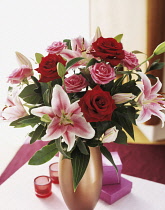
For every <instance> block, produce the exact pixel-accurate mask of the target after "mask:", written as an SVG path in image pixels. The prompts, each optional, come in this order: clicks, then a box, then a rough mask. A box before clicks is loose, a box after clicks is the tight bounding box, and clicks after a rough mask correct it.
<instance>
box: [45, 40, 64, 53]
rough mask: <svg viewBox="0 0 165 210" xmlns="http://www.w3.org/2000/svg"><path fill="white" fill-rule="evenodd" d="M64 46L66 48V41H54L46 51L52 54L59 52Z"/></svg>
mask: <svg viewBox="0 0 165 210" xmlns="http://www.w3.org/2000/svg"><path fill="white" fill-rule="evenodd" d="M64 48H66V43H64V42H53V43H52V44H51V45H50V46H48V47H47V49H46V51H47V52H48V53H50V54H59V53H60V52H61V51H62V50H63V49H64Z"/></svg>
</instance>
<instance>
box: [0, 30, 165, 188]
mask: <svg viewBox="0 0 165 210" xmlns="http://www.w3.org/2000/svg"><path fill="white" fill-rule="evenodd" d="M122 36H123V35H122V34H120V35H118V36H116V37H114V38H104V37H103V36H102V35H101V31H100V29H99V28H97V30H96V34H95V36H94V37H93V39H92V40H91V41H90V42H89V43H88V42H87V41H86V40H85V39H84V38H82V37H78V38H75V39H72V40H69V39H66V40H63V41H58V42H53V43H52V44H51V45H50V46H48V47H47V49H46V51H47V53H48V54H47V55H46V56H44V55H42V54H40V53H36V54H35V58H36V63H35V65H37V68H35V69H34V70H33V67H32V64H31V62H30V60H29V59H28V58H26V57H25V56H24V55H22V54H21V53H18V52H16V56H17V59H18V62H19V64H20V67H19V68H17V69H15V70H14V71H13V72H12V73H11V74H10V75H9V77H8V82H9V83H10V84H11V86H10V88H9V95H8V97H7V101H6V106H5V108H4V109H3V110H2V111H1V119H3V120H5V121H9V122H11V124H10V125H11V126H14V127H15V128H19V127H25V126H31V127H32V132H30V133H29V134H28V135H29V136H30V137H31V140H30V143H34V142H35V141H36V140H42V141H48V144H47V145H46V146H44V147H43V148H42V149H41V150H39V151H37V152H36V154H35V155H34V156H33V157H32V158H31V160H30V161H29V164H31V165H39V164H43V163H45V162H46V161H48V160H50V159H51V158H53V157H54V155H56V154H57V153H58V152H61V153H62V154H63V156H64V158H69V159H71V162H72V167H73V175H74V179H73V182H74V189H76V187H77V185H78V183H79V181H80V180H81V178H82V176H83V174H84V172H85V170H86V167H87V165H88V161H89V157H90V152H89V147H96V146H99V147H100V150H101V153H102V154H103V155H104V156H105V157H107V158H108V159H109V160H110V161H111V162H112V164H113V165H114V166H115V164H114V161H113V159H112V156H111V154H110V152H109V151H108V149H107V148H106V146H105V145H104V143H110V142H116V143H119V144H120V143H121V144H125V143H127V135H126V133H127V134H129V135H130V136H131V138H132V139H134V131H133V124H134V125H136V122H142V123H143V122H145V121H147V120H149V119H150V117H151V115H155V116H157V117H159V118H160V119H161V121H162V127H163V126H164V121H165V114H164V113H163V112H162V110H164V109H165V98H164V97H163V95H162V94H160V93H158V92H159V90H160V89H161V86H162V84H161V82H160V81H159V78H155V77H154V76H153V75H152V74H151V73H150V72H151V71H152V70H154V69H162V68H163V63H162V62H159V60H156V61H154V62H153V63H152V64H151V65H148V67H147V69H146V71H145V72H142V70H141V68H140V67H141V65H142V64H143V63H145V62H148V61H149V60H150V59H151V58H153V57H154V56H157V55H159V54H161V53H164V52H165V42H163V43H161V44H160V45H158V46H157V47H156V49H155V50H154V52H153V54H152V55H151V56H150V57H149V58H147V59H146V60H145V61H143V62H142V63H139V61H138V59H137V57H136V54H137V53H141V52H139V51H133V52H127V51H126V50H124V49H123V45H122V43H121V39H122ZM150 77H152V78H154V79H155V84H154V85H151V82H150V79H149V78H150ZM79 164H81V167H80V168H79V167H78V166H79ZM115 167H116V166H115Z"/></svg>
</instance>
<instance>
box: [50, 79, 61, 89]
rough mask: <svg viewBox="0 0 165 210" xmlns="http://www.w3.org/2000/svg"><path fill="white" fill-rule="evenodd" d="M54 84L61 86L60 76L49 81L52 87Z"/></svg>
mask: <svg viewBox="0 0 165 210" xmlns="http://www.w3.org/2000/svg"><path fill="white" fill-rule="evenodd" d="M56 84H58V85H60V86H62V79H61V78H58V79H54V80H53V81H52V82H51V85H52V87H54V86H55V85H56Z"/></svg>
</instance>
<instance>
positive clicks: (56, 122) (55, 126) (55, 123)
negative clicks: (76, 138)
mask: <svg viewBox="0 0 165 210" xmlns="http://www.w3.org/2000/svg"><path fill="white" fill-rule="evenodd" d="M66 129H67V126H64V125H60V119H59V118H57V117H56V118H54V119H53V120H52V122H51V123H50V124H49V125H48V128H47V130H46V135H45V136H43V137H42V139H41V140H43V141H50V140H53V139H57V138H59V137H60V136H61V135H62V134H63V133H64V132H65V131H66Z"/></svg>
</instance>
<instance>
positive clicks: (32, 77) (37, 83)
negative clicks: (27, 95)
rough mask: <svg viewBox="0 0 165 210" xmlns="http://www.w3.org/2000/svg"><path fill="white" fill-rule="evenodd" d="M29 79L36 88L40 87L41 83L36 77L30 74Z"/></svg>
mask: <svg viewBox="0 0 165 210" xmlns="http://www.w3.org/2000/svg"><path fill="white" fill-rule="evenodd" d="M31 79H32V80H33V82H34V83H35V85H36V87H37V88H41V85H40V83H39V81H38V79H37V78H36V77H34V76H31Z"/></svg>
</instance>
